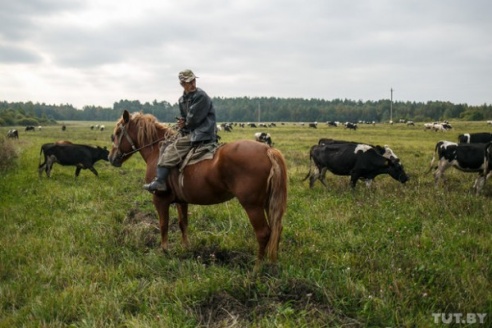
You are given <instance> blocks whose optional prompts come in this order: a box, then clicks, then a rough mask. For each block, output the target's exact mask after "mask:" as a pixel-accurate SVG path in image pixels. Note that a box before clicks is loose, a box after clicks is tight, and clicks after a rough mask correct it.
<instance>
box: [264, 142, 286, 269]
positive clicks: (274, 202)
mask: <svg viewBox="0 0 492 328" xmlns="http://www.w3.org/2000/svg"><path fill="white" fill-rule="evenodd" d="M267 155H268V157H269V158H270V162H271V163H272V167H271V169H270V175H269V177H268V203H267V205H266V206H267V208H266V211H267V217H268V223H269V225H270V230H271V234H270V239H269V240H268V244H267V246H266V253H267V256H268V258H269V259H270V260H271V261H272V262H275V261H276V260H277V253H278V244H279V242H280V235H281V234H282V217H283V216H284V213H285V211H286V209H287V166H286V164H285V159H284V157H283V156H282V153H281V152H280V151H279V150H277V149H275V148H269V149H268V150H267Z"/></svg>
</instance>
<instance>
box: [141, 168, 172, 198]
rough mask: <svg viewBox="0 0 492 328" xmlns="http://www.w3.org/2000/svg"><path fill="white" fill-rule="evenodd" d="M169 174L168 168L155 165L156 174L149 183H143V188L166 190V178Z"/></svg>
mask: <svg viewBox="0 0 492 328" xmlns="http://www.w3.org/2000/svg"><path fill="white" fill-rule="evenodd" d="M168 175H169V169H168V168H167V167H164V166H158V167H157V176H156V177H155V179H154V180H153V181H152V182H151V183H146V184H144V185H143V188H144V189H145V190H147V191H150V192H154V191H166V190H167V186H166V179H167V176H168Z"/></svg>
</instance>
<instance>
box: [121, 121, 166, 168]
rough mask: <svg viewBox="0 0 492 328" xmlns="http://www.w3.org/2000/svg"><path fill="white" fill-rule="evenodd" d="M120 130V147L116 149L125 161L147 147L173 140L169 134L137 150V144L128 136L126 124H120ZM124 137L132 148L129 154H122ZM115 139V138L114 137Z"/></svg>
mask: <svg viewBox="0 0 492 328" xmlns="http://www.w3.org/2000/svg"><path fill="white" fill-rule="evenodd" d="M118 128H119V129H120V130H121V133H120V135H119V138H118V146H117V148H116V149H117V150H118V154H119V155H118V157H119V158H120V160H121V159H123V158H125V157H127V156H130V155H132V154H134V153H136V152H138V151H140V150H142V149H144V148H147V147H150V146H152V145H155V144H156V143H158V142H160V141H163V140H166V139H171V138H169V133H166V134H165V135H164V136H163V137H162V138H159V139H157V140H154V141H152V142H151V143H149V144H146V145H144V146H142V147H139V148H137V147H136V146H135V143H134V142H133V140H132V138H131V137H130V135H129V134H128V132H127V130H126V128H125V124H123V123H120V124H118ZM123 136H124V137H125V138H126V140H127V141H128V143H129V144H130V145H131V146H132V150H131V151H129V152H127V153H124V152H122V151H121V149H120V145H121V140H122V139H123ZM113 139H114V137H113ZM113 143H114V140H113Z"/></svg>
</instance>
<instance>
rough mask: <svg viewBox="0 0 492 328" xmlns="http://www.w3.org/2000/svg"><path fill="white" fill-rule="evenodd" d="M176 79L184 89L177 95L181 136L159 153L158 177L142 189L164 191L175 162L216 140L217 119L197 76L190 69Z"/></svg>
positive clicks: (209, 99) (177, 162) (210, 101)
mask: <svg viewBox="0 0 492 328" xmlns="http://www.w3.org/2000/svg"><path fill="white" fill-rule="evenodd" d="M178 78H179V82H180V84H181V86H182V87H183V89H184V92H183V95H182V96H181V97H180V98H179V111H180V115H181V116H180V117H179V118H178V127H179V128H180V132H181V136H180V137H178V138H177V139H176V140H175V141H174V142H173V143H171V144H170V145H168V146H167V147H165V148H164V150H163V151H162V154H160V155H159V162H158V163H157V176H156V178H155V179H154V180H153V181H152V182H150V183H148V184H144V186H143V188H144V189H145V190H148V191H150V192H154V191H166V190H167V185H166V179H167V177H168V175H169V171H170V169H171V168H173V167H175V166H176V165H178V164H179V163H180V162H181V161H182V160H183V159H184V158H185V156H186V154H187V153H188V152H189V151H190V150H191V148H192V147H194V146H196V145H199V144H205V143H210V142H215V141H216V139H217V137H216V134H215V129H216V125H217V123H216V119H215V109H214V106H213V104H212V99H211V98H210V97H209V96H208V95H207V94H206V93H205V91H203V90H202V89H200V88H197V87H196V78H197V77H196V76H195V74H193V72H192V71H191V70H189V69H186V70H184V71H182V72H180V73H179V75H178Z"/></svg>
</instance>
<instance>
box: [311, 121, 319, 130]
mask: <svg viewBox="0 0 492 328" xmlns="http://www.w3.org/2000/svg"><path fill="white" fill-rule="evenodd" d="M309 127H310V128H313V129H317V128H318V122H313V123H309Z"/></svg>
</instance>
